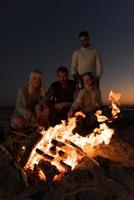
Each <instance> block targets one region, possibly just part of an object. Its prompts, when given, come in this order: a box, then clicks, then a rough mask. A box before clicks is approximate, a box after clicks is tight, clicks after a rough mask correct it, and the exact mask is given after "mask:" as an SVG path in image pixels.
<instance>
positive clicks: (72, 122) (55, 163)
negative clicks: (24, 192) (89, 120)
mask: <svg viewBox="0 0 134 200" xmlns="http://www.w3.org/2000/svg"><path fill="white" fill-rule="evenodd" d="M109 100H110V101H111V106H112V116H113V118H116V117H117V115H118V113H119V112H120V110H119V108H118V103H119V100H120V94H118V93H113V92H112V91H111V92H110V95H109ZM78 115H81V116H83V117H84V114H83V113H76V116H78ZM95 115H96V117H97V120H98V122H99V128H95V129H94V131H93V133H89V134H88V135H87V136H86V137H82V136H80V135H79V134H78V133H75V134H73V129H74V128H75V127H76V116H75V117H72V118H69V119H68V124H66V123H65V121H62V123H61V124H59V125H56V126H55V127H50V128H49V129H48V130H47V131H44V130H42V131H41V135H42V137H41V139H40V141H39V142H38V143H37V144H36V145H35V147H34V148H33V150H32V152H31V154H30V157H29V160H28V162H27V163H26V164H25V166H24V170H25V172H26V173H27V172H28V171H29V169H30V171H32V172H33V171H34V170H35V168H36V169H37V170H36V171H38V173H39V172H40V176H39V177H40V178H41V177H42V176H44V177H46V179H51V180H57V179H58V178H59V177H61V176H62V175H64V174H65V173H67V172H69V171H71V170H73V169H74V168H75V166H76V165H77V164H78V163H80V162H81V160H82V158H83V157H84V156H85V155H86V156H88V157H90V156H91V155H90V153H92V151H93V148H94V147H95V146H97V145H99V144H101V143H105V144H106V145H108V144H109V143H110V139H111V137H112V135H113V134H114V130H113V129H111V128H109V127H108V125H107V124H106V122H111V119H109V118H108V117H106V116H103V115H102V111H101V110H98V111H97V112H96V114H95ZM35 166H36V167H35ZM52 171H53V173H52ZM50 174H51V175H50ZM27 175H28V173H27ZM41 179H42V178H41ZM46 179H45V178H44V180H46Z"/></svg>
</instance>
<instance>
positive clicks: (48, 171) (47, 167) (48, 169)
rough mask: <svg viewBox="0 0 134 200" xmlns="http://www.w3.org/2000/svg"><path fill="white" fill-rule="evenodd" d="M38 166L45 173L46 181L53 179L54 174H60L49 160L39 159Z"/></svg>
mask: <svg viewBox="0 0 134 200" xmlns="http://www.w3.org/2000/svg"><path fill="white" fill-rule="evenodd" d="M39 167H40V169H42V171H43V173H44V174H45V176H46V180H47V181H53V178H54V176H55V175H59V174H60V172H59V170H58V169H57V167H56V166H55V165H52V164H51V162H49V161H44V160H41V161H40V162H39Z"/></svg>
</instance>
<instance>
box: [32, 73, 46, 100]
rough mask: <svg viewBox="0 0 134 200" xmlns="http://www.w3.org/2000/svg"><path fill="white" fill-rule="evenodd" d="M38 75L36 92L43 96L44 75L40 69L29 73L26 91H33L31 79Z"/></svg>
mask: <svg viewBox="0 0 134 200" xmlns="http://www.w3.org/2000/svg"><path fill="white" fill-rule="evenodd" d="M36 77H39V78H40V80H41V82H40V84H39V86H38V88H37V89H38V92H39V95H40V96H44V93H45V90H44V77H43V73H42V72H41V71H40V70H34V71H32V72H31V73H30V75H29V81H28V91H29V93H32V91H33V80H34V78H36Z"/></svg>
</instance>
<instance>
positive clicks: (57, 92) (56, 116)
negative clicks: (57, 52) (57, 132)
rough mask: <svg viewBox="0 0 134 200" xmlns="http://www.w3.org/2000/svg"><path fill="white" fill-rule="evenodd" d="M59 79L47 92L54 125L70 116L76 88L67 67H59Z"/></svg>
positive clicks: (51, 119)
mask: <svg viewBox="0 0 134 200" xmlns="http://www.w3.org/2000/svg"><path fill="white" fill-rule="evenodd" d="M57 79H58V80H57V81H56V82H54V83H52V85H51V86H50V88H49V89H48V91H47V93H46V94H45V103H47V104H49V105H50V113H51V115H50V121H51V122H50V123H51V125H52V126H53V125H56V124H58V123H61V120H66V119H67V118H68V112H69V109H70V107H71V104H72V102H73V96H74V92H75V88H76V85H75V82H74V81H73V80H69V78H68V69H67V68H66V67H63V66H61V67H59V68H58V69H57Z"/></svg>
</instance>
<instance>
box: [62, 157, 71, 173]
mask: <svg viewBox="0 0 134 200" xmlns="http://www.w3.org/2000/svg"><path fill="white" fill-rule="evenodd" d="M60 164H61V166H62V167H63V168H64V169H65V170H66V171H67V172H69V171H71V166H70V165H68V164H66V163H65V162H63V161H62V160H60Z"/></svg>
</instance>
